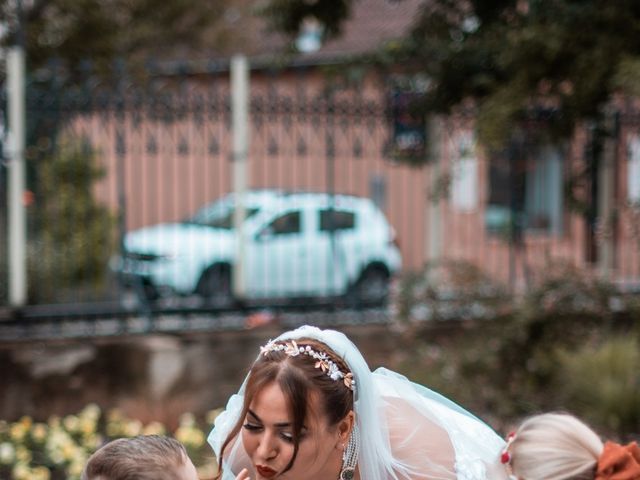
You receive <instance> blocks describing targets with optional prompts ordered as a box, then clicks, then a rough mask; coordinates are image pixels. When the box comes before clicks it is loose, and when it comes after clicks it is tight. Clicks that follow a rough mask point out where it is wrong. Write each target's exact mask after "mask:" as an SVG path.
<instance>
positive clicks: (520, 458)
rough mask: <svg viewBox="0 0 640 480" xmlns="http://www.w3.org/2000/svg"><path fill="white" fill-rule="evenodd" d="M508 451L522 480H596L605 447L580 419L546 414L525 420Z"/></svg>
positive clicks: (509, 462) (560, 414)
mask: <svg viewBox="0 0 640 480" xmlns="http://www.w3.org/2000/svg"><path fill="white" fill-rule="evenodd" d="M505 451H506V452H507V453H508V457H509V458H508V462H506V463H507V464H508V466H509V467H510V469H511V473H512V474H513V475H514V476H515V477H516V478H519V479H522V480H593V479H594V475H595V471H596V466H597V464H598V459H599V457H600V455H601V453H602V451H603V443H602V440H600V437H598V435H597V434H596V433H595V432H594V431H593V430H592V429H591V428H589V427H588V426H587V425H585V424H584V423H583V422H581V421H580V420H578V419H577V418H576V417H574V416H572V415H568V414H563V413H545V414H541V415H535V416H533V417H530V418H529V419H527V420H525V421H524V422H523V423H522V425H521V426H520V427H519V428H518V430H517V431H516V432H515V435H514V436H513V439H512V440H511V442H510V443H508V444H507V447H506V448H505Z"/></svg>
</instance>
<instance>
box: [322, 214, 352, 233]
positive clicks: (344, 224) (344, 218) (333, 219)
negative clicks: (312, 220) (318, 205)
mask: <svg viewBox="0 0 640 480" xmlns="http://www.w3.org/2000/svg"><path fill="white" fill-rule="evenodd" d="M355 225H356V215H355V213H353V212H346V211H343V210H321V211H320V231H321V232H329V231H331V230H333V231H338V230H353V229H354V228H355Z"/></svg>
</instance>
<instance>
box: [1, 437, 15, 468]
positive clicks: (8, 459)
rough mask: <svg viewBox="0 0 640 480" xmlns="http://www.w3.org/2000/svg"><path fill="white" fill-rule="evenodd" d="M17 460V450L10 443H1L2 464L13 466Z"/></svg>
mask: <svg viewBox="0 0 640 480" xmlns="http://www.w3.org/2000/svg"><path fill="white" fill-rule="evenodd" d="M15 459H16V449H15V448H14V447H13V445H11V444H10V443H9V442H3V443H0V463H1V464H2V465H11V464H12V463H13V462H14V461H15Z"/></svg>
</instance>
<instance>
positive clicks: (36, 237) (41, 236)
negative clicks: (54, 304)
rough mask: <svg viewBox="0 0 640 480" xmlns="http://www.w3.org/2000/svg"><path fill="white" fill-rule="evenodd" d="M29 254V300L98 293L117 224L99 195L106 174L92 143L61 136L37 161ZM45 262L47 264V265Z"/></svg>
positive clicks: (35, 300) (113, 242) (112, 247)
mask: <svg viewBox="0 0 640 480" xmlns="http://www.w3.org/2000/svg"><path fill="white" fill-rule="evenodd" d="M38 165H39V168H38V172H37V175H38V179H39V182H38V191H37V192H34V193H33V205H34V207H36V208H33V209H32V210H31V213H32V216H31V219H30V221H31V226H32V235H31V237H32V238H30V244H29V247H28V248H29V253H28V255H27V259H28V268H29V272H28V274H29V278H31V279H33V280H32V281H31V282H30V283H29V287H30V289H29V299H30V301H31V302H47V301H52V300H54V299H58V300H59V299H60V298H59V297H60V296H64V295H65V291H66V292H67V293H68V292H69V291H71V290H72V289H77V288H83V287H91V288H88V290H90V291H96V292H99V287H100V283H101V282H104V281H105V279H106V278H107V276H106V275H105V274H106V269H107V268H108V259H109V256H110V255H111V254H112V253H113V251H114V250H113V249H114V246H115V240H116V233H117V230H116V228H115V226H116V221H115V220H116V219H115V216H114V214H113V213H111V212H110V211H109V209H108V208H107V207H106V206H105V205H103V204H102V203H100V202H99V201H98V200H97V199H96V198H95V194H94V188H95V185H96V183H97V182H98V181H99V180H100V179H101V178H103V176H104V171H103V169H102V168H100V167H99V166H98V163H97V157H96V152H95V151H94V150H93V148H92V147H91V145H90V144H89V142H88V141H84V140H78V139H74V140H71V139H66V138H64V136H61V139H60V140H59V143H58V148H57V149H55V151H54V152H53V153H51V154H50V155H48V156H45V157H44V158H42V159H40V160H39V161H38ZM45 261H46V262H45Z"/></svg>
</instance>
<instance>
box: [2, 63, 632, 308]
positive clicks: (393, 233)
mask: <svg viewBox="0 0 640 480" xmlns="http://www.w3.org/2000/svg"><path fill="white" fill-rule="evenodd" d="M227 77H228V75H227V72H225V71H224V69H222V70H219V69H215V70H212V71H209V72H205V73H194V72H191V73H189V74H186V73H183V74H177V73H176V74H171V75H169V74H163V75H155V76H152V77H150V78H148V79H147V80H145V81H144V82H142V81H140V79H136V80H135V81H134V80H133V79H132V80H130V81H129V80H126V79H125V78H126V77H125V76H124V74H122V75H120V76H119V79H118V81H117V82H114V83H109V82H106V81H104V80H98V79H97V78H91V77H90V76H87V77H86V78H85V79H83V81H81V82H75V83H74V84H73V85H75V86H72V87H69V86H65V87H64V88H63V87H62V85H61V84H56V81H55V76H54V77H52V78H50V79H49V80H48V81H42V80H39V81H35V80H34V82H33V83H32V84H31V86H30V88H29V90H28V99H27V102H28V107H27V118H28V145H29V148H28V150H27V158H26V161H27V169H28V191H27V194H26V196H25V199H24V201H25V203H26V205H27V212H28V289H29V305H31V306H37V305H39V306H40V307H39V308H40V309H41V310H40V311H42V308H44V309H45V310H46V308H47V307H43V306H46V305H54V304H56V305H58V307H56V309H57V311H60V308H62V309H64V308H66V307H61V305H67V306H69V307H68V308H72V307H71V305H75V306H76V307H73V308H77V305H79V304H81V305H85V306H92V308H94V309H96V310H100V308H103V307H104V309H106V310H108V309H110V308H111V309H113V308H115V309H116V310H117V309H119V308H122V309H124V310H125V311H126V310H132V309H133V310H135V309H143V310H146V311H149V310H154V311H168V310H171V309H176V308H179V309H181V308H187V309H188V308H209V307H216V306H221V307H224V308H228V307H229V306H230V305H232V304H231V303H229V300H230V299H231V300H233V295H232V294H233V288H232V285H233V275H234V268H236V264H235V262H236V261H237V258H239V257H238V256H237V255H238V250H237V247H235V246H234V245H236V244H235V243H234V240H233V238H232V237H233V231H232V230H233V228H232V227H233V223H232V220H233V210H234V206H235V203H234V202H233V201H231V200H229V197H226V196H228V195H229V194H230V193H232V192H233V162H232V158H231V135H232V132H231V107H230V103H231V102H230V86H229V81H228V78H227ZM398 98H399V97H398V96H397V95H393V94H390V87H389V84H388V83H386V82H385V81H382V80H380V79H379V78H378V77H376V76H375V75H373V74H372V75H371V76H366V75H365V76H364V77H362V78H360V79H358V81H357V82H356V83H355V84H354V83H353V82H351V83H350V82H346V81H343V80H339V79H338V80H336V79H335V78H334V79H328V77H326V75H325V74H324V73H323V72H322V71H319V70H309V71H282V72H280V73H278V74H274V73H273V72H268V71H254V72H252V81H251V102H250V129H249V130H250V140H249V142H250V150H249V160H248V162H249V177H248V184H249V187H250V189H251V192H252V193H251V194H252V195H254V196H255V198H254V199H253V200H252V199H250V198H249V197H247V199H246V200H245V201H246V205H245V207H246V214H247V216H248V220H247V221H250V220H255V225H253V224H252V227H251V228H249V227H247V230H246V232H245V233H246V235H247V238H246V239H245V241H247V242H249V243H250V244H251V245H250V247H246V246H245V248H249V250H251V249H253V250H251V251H250V252H249V253H247V252H248V251H247V250H245V254H246V255H247V258H245V259H243V264H244V268H245V269H247V270H245V272H246V277H247V278H248V282H249V283H250V282H251V281H253V280H256V279H257V278H258V277H260V281H257V280H256V282H257V283H256V284H255V285H253V287H255V289H254V290H253V291H252V292H253V298H252V297H251V295H249V303H250V304H255V305H262V304H265V303H269V302H271V303H273V302H277V304H283V303H290V302H291V301H292V300H293V299H294V298H296V299H297V300H299V301H300V300H302V301H303V304H304V305H308V302H309V301H310V299H311V300H314V301H320V303H323V302H324V303H331V304H335V302H336V301H338V304H340V303H339V302H347V303H344V304H345V305H349V303H348V301H349V295H355V296H356V297H357V298H358V299H359V300H363V299H364V300H367V301H368V300H372V301H374V302H376V301H378V300H380V299H382V298H383V297H385V296H386V295H387V293H388V290H387V289H388V280H389V279H390V278H392V277H393V276H395V275H396V274H398V273H400V272H415V271H420V270H421V269H422V268H423V267H424V266H425V264H431V265H433V263H434V260H437V262H438V265H443V264H446V263H447V262H448V261H451V262H458V263H459V262H466V263H468V264H469V265H472V266H474V268H477V269H479V270H482V271H483V272H484V273H486V275H487V277H488V278H491V279H492V280H495V281H496V282H497V283H501V284H505V285H509V286H511V287H513V286H514V285H519V286H524V288H526V287H527V286H528V285H530V282H531V278H533V277H535V276H536V275H537V274H540V273H541V272H544V271H545V269H546V268H547V267H548V266H549V265H552V264H557V262H558V261H562V262H566V263H568V264H571V265H572V266H575V267H578V268H585V269H590V270H596V269H597V267H598V265H599V264H598V255H595V254H594V253H593V252H594V248H595V249H596V250H597V248H596V247H597V245H601V244H602V242H608V245H609V246H610V247H612V248H613V251H614V253H615V255H614V256H613V260H612V263H611V265H610V267H611V268H610V271H611V272H612V278H613V279H614V280H616V281H620V282H625V283H626V284H628V285H635V284H636V283H637V282H638V281H640V254H639V247H638V245H639V243H638V237H637V235H638V227H637V225H638V223H637V219H638V216H637V215H638V214H637V208H636V206H635V203H634V202H636V201H638V202H640V198H636V196H639V197H640V193H638V189H640V187H638V181H640V180H637V179H636V178H635V177H634V175H640V166H638V165H639V164H638V162H640V148H637V144H640V143H638V142H640V140H637V138H638V137H637V133H636V130H635V127H634V126H633V125H631V124H630V125H627V126H626V127H625V125H624V124H623V125H622V127H621V129H620V131H619V132H618V133H617V137H616V140H615V141H616V145H617V146H618V147H623V146H627V147H628V148H626V149H625V148H618V151H619V152H620V154H619V155H617V156H616V157H615V159H614V160H615V162H616V163H615V165H616V166H615V168H614V173H613V181H614V183H615V185H616V186H617V188H616V192H617V193H616V195H615V198H614V200H615V202H614V203H615V205H614V206H613V209H612V211H615V214H616V218H615V222H616V223H615V225H614V224H607V225H605V224H603V223H602V224H600V225H596V224H595V221H594V218H596V216H597V215H595V214H594V213H593V212H591V213H590V214H589V215H591V216H589V215H585V214H584V211H583V212H582V213H579V212H578V210H577V209H572V208H573V205H571V204H570V203H571V202H570V201H569V200H568V198H570V197H568V196H567V195H566V192H567V184H568V182H569V180H572V179H575V178H578V175H577V174H576V172H582V171H583V170H585V169H587V170H588V168H590V166H593V164H592V163H590V160H589V156H588V152H589V145H590V143H589V137H588V135H585V136H582V137H580V138H578V139H577V140H576V141H575V142H574V146H573V147H565V148H563V149H554V148H551V147H541V146H540V145H534V144H527V145H525V146H524V147H523V148H524V149H525V150H520V153H519V154H518V155H520V156H521V160H522V161H519V162H518V163H517V165H519V167H518V168H517V169H516V168H514V162H513V157H512V156H511V157H509V155H506V157H505V158H506V160H505V161H506V165H507V167H508V168H506V167H501V166H500V165H501V163H500V161H499V160H496V159H492V160H491V161H489V160H488V159H487V158H484V157H483V156H482V154H480V153H478V151H477V150H476V144H475V139H474V135H473V124H472V121H471V120H470V119H459V118H448V119H439V120H437V121H434V122H433V125H432V127H433V126H435V128H431V127H427V125H422V124H420V122H418V123H416V122H413V123H412V121H407V119H406V118H403V116H404V117H406V116H407V110H403V109H402V108H398V105H399V104H398V103H395V104H394V101H395V102H397V99H398ZM394 99H395V100H394ZM3 103H4V102H3ZM416 125H418V127H419V128H422V129H423V132H425V134H424V138H419V139H418V143H420V142H423V141H425V138H426V143H427V145H426V149H427V150H428V151H429V155H427V154H426V153H425V158H426V156H430V163H428V164H427V166H414V165H412V164H410V163H407V162H403V161H402V160H406V159H403V158H400V157H401V155H398V149H402V148H408V149H409V150H411V148H414V147H415V135H413V134H415V132H416V131H418V130H416ZM407 126H413V130H411V129H409V130H407V128H404V127H407ZM403 128H404V130H403ZM412 135H413V136H412ZM407 142H408V143H407ZM411 142H414V143H411ZM523 152H524V153H523ZM414 153H415V152H414ZM510 155H512V153H511V154H510ZM503 163H504V161H503ZM3 167H4V164H3ZM581 169H582V170H581ZM514 172H515V173H514ZM594 178H595V177H593V176H592V177H590V178H587V179H586V180H584V181H583V183H582V184H580V185H577V186H576V185H573V186H571V188H572V189H574V190H572V191H573V192H574V193H575V191H579V192H578V193H579V194H578V195H577V197H579V198H581V199H582V200H583V201H584V205H586V206H587V207H588V208H592V209H593V208H595V207H596V206H597V203H598V199H597V191H596V189H594V188H593V182H595V180H594ZM0 185H1V190H2V191H1V195H0V197H1V200H0V207H1V208H0V221H1V222H2V223H1V226H0V228H1V229H2V232H0V233H1V235H0V248H1V250H0V251H2V252H6V253H3V254H2V255H0V267H1V269H2V271H3V272H5V271H6V270H7V269H6V261H7V255H8V254H9V252H8V251H7V245H6V237H7V235H6V233H7V232H6V230H7V228H8V227H7V223H6V209H7V205H6V197H7V196H6V186H7V179H6V169H5V168H0ZM576 189H577V190H576ZM580 189H582V190H580ZM300 192H312V193H314V194H316V196H315V197H313V196H311V195H307V196H306V197H305V196H303V195H297V196H296V195H295V194H299V193H300ZM261 195H262V196H261ZM343 195H349V197H344V196H343ZM574 197H575V196H574ZM225 198H227V200H229V201H227V203H225V201H224V200H223V201H222V203H218V204H215V202H216V201H218V200H220V199H225ZM353 198H362V199H365V200H363V202H362V205H360V204H357V202H355V203H354V201H353ZM571 198H573V197H571ZM229 202H231V203H229ZM287 202H290V204H288V203H287ZM314 202H315V203H314ZM207 205H209V206H211V205H214V206H213V207H210V210H201V209H202V208H203V207H205V206H207ZM371 205H374V206H375V208H376V209H378V210H379V211H380V212H382V217H381V218H383V220H381V223H380V224H375V225H374V223H375V222H374V220H375V219H376V218H377V217H375V215H374V216H373V217H371V216H368V215H370V214H369V213H368V212H369V210H367V209H369V208H370V206H371ZM267 207H268V208H267ZM265 208H266V209H267V210H268V209H269V208H272V209H273V212H276V211H278V212H280V213H279V214H278V215H276V214H275V213H274V216H273V217H269V215H268V214H267V213H266V211H265ZM373 211H375V209H374V210H373ZM198 212H199V213H198ZM594 212H595V210H594ZM596 213H597V212H596ZM261 215H262V216H263V217H261ZM280 217H281V218H280ZM385 219H386V220H385ZM258 220H261V221H262V223H261V221H258ZM385 222H388V224H389V225H390V229H389V231H388V232H383V231H382V230H384V228H385V227H384V225H385ZM376 225H377V226H376ZM605 227H606V228H605ZM214 231H215V232H214ZM134 232H137V234H134ZM212 232H213V233H212ZM214 233H215V234H214ZM296 235H298V236H299V240H300V241H299V242H298V243H296V241H295V236H296ZM314 235H315V236H314ZM350 235H351V236H350ZM214 237H215V238H214ZM251 242H253V243H251ZM314 242H315V243H314ZM269 245H270V246H269ZM594 245H596V247H594ZM396 249H397V250H396ZM363 252H364V253H363ZM216 255H217V257H216ZM251 255H254V258H251ZM194 256H195V257H197V259H196V260H194V259H193V258H192V257H194ZM185 257H189V258H185ZM255 257H258V259H257V260H256V258H255ZM316 257H318V258H319V257H321V259H320V260H318V258H316ZM396 257H398V258H396ZM205 258H206V259H207V260H206V261H205V260H204V259H205ZM214 258H217V260H212V259H214ZM354 258H358V259H360V260H359V264H358V265H357V266H356V265H351V264H352V263H354V262H355V260H353V259H354ZM316 260H318V261H317V262H316ZM172 262H173V263H172ZM207 262H208V263H207ZM251 262H253V263H251ZM314 262H315V263H314ZM161 265H164V267H161ZM247 265H249V266H247ZM251 265H253V267H252V266H251ZM300 265H302V266H304V267H305V268H306V270H299V271H298V270H296V268H297V266H300ZM163 268H164V270H163ZM252 268H255V269H254V270H252ZM270 269H271V270H270ZM0 285H2V288H0V303H2V304H6V303H7V302H8V299H7V288H6V284H5V283H0ZM256 285H257V286H256ZM273 285H277V286H279V287H281V290H278V289H277V288H276V289H275V290H274V288H271V287H273ZM518 288H520V287H518ZM520 290H522V288H520ZM256 292H257V293H256ZM216 302H219V303H216ZM365 303H366V302H365ZM101 306H102V307H101ZM51 311H53V310H51Z"/></svg>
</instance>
